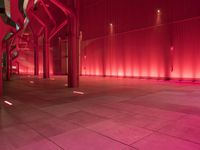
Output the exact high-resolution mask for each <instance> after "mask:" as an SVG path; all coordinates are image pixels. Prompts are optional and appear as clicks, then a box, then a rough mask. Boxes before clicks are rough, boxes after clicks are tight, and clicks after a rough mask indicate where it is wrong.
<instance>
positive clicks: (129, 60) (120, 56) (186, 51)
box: [81, 0, 200, 80]
mask: <svg viewBox="0 0 200 150" xmlns="http://www.w3.org/2000/svg"><path fill="white" fill-rule="evenodd" d="M183 1H184V2H183V3H184V4H183V5H181V7H180V4H179V2H176V1H168V2H166V3H165V2H160V1H158V0H155V1H153V2H152V1H149V2H147V1H145V2H144V1H137V2H136V1H131V0H129V1H126V3H124V2H123V0H118V1H116V2H115V5H112V3H113V2H112V1H106V0H102V1H101V2H99V3H98V5H93V6H92V7H89V6H88V7H86V6H85V7H84V8H82V11H84V13H83V15H82V16H81V17H82V18H81V19H82V20H81V28H82V29H81V30H82V31H83V37H84V39H83V42H82V53H81V61H82V62H81V64H82V66H81V68H82V72H81V73H82V75H99V76H116V77H118V76H119V77H144V78H158V79H160V78H172V79H173V78H176V79H190V80H193V79H195V80H198V79H200V61H198V60H199V58H200V28H199V27H200V9H199V8H198V7H197V6H198V5H199V4H200V2H199V1H196V0H191V1H190V2H189V1H187V0H183ZM147 3H148V4H147ZM139 6H144V7H145V8H144V9H143V11H141V9H140V7H139ZM133 7H134V9H133ZM100 8H101V9H100ZM191 8H192V9H191ZM121 11H123V13H120V12H121ZM91 12H93V13H91ZM140 16H142V17H140ZM96 17H98V21H96V22H93V20H94V18H96ZM84 56H87V59H84ZM95 70H99V72H98V73H97V74H96V73H95V72H96V71H95Z"/></svg>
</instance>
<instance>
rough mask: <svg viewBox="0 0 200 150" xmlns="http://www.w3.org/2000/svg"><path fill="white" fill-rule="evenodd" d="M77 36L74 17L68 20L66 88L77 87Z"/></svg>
mask: <svg viewBox="0 0 200 150" xmlns="http://www.w3.org/2000/svg"><path fill="white" fill-rule="evenodd" d="M78 43H79V36H78V28H77V21H76V18H75V17H71V18H70V35H69V50H68V58H69V59H68V87H70V88H76V87H78V86H79V49H78Z"/></svg>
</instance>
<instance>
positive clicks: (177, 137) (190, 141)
mask: <svg viewBox="0 0 200 150" xmlns="http://www.w3.org/2000/svg"><path fill="white" fill-rule="evenodd" d="M155 133H158V134H162V135H165V136H168V137H172V138H176V139H179V140H182V141H186V142H189V143H193V144H197V145H199V146H200V142H195V141H192V140H189V139H186V138H182V137H179V136H174V135H170V134H167V133H164V132H160V131H155Z"/></svg>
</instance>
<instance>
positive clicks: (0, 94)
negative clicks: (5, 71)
mask: <svg viewBox="0 0 200 150" xmlns="http://www.w3.org/2000/svg"><path fill="white" fill-rule="evenodd" d="M0 58H2V49H1V47H0ZM0 64H2V59H0ZM1 96H3V81H2V65H0V97H1ZM0 108H1V106H0Z"/></svg>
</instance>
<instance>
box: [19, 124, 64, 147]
mask: <svg viewBox="0 0 200 150" xmlns="http://www.w3.org/2000/svg"><path fill="white" fill-rule="evenodd" d="M23 124H24V125H25V126H26V127H28V128H29V129H31V130H33V131H34V132H36V133H37V134H39V135H40V136H42V137H43V138H45V139H46V140H48V141H49V142H51V143H52V144H53V145H55V146H57V147H59V148H60V149H62V150H65V149H64V148H63V147H61V146H60V145H59V144H57V143H56V142H55V141H53V140H51V139H50V138H48V137H47V136H45V135H44V134H42V133H40V132H39V131H38V130H36V129H34V128H32V127H31V126H29V125H28V124H27V123H23Z"/></svg>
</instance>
